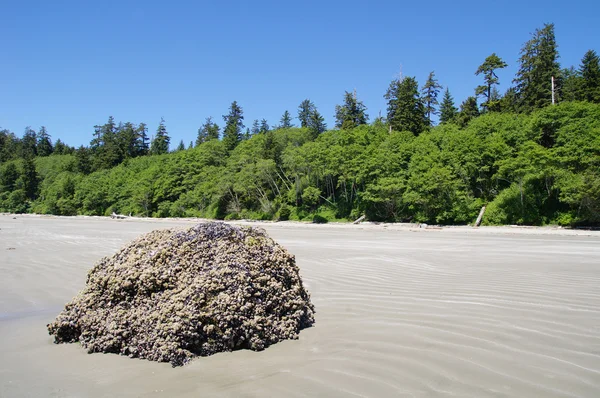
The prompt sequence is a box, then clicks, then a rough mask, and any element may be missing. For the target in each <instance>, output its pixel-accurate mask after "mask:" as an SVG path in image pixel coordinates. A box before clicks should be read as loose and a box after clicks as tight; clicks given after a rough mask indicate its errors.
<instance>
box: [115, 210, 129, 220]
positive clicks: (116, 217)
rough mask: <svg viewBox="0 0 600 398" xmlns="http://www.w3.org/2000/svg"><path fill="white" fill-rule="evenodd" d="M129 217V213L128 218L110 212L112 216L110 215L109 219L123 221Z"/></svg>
mask: <svg viewBox="0 0 600 398" xmlns="http://www.w3.org/2000/svg"><path fill="white" fill-rule="evenodd" d="M130 217H131V213H129V215H128V216H126V215H125V214H117V213H115V212H114V211H113V212H112V214H111V215H110V218H112V219H117V220H124V219H126V218H130Z"/></svg>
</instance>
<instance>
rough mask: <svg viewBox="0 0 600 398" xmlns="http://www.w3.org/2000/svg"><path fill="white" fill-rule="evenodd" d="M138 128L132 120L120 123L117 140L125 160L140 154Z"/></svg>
mask: <svg viewBox="0 0 600 398" xmlns="http://www.w3.org/2000/svg"><path fill="white" fill-rule="evenodd" d="M136 130H137V128H136V126H134V125H133V123H131V122H127V123H125V124H122V123H119V127H118V128H117V133H116V141H117V145H118V147H119V149H120V152H121V154H122V159H123V160H124V159H130V158H134V157H136V156H138V132H137V131H136Z"/></svg>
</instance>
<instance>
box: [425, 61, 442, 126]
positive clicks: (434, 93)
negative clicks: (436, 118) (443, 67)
mask: <svg viewBox="0 0 600 398" xmlns="http://www.w3.org/2000/svg"><path fill="white" fill-rule="evenodd" d="M442 88H443V87H442V85H441V84H439V83H438V80H437V79H436V78H435V72H434V71H431V72H429V76H428V77H427V81H426V82H425V84H424V85H423V87H422V88H421V97H422V99H423V104H424V105H425V116H427V120H428V121H429V125H430V126H431V125H433V122H432V120H431V116H433V115H437V114H438V111H437V110H436V105H439V102H438V99H437V97H438V95H439V93H440V90H441V89H442Z"/></svg>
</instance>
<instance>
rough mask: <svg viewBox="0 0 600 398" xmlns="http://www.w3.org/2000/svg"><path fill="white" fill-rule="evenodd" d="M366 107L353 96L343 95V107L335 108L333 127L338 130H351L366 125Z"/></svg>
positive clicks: (367, 116)
mask: <svg viewBox="0 0 600 398" xmlns="http://www.w3.org/2000/svg"><path fill="white" fill-rule="evenodd" d="M366 110H367V107H366V106H365V105H364V104H363V103H362V101H359V100H358V99H357V98H356V92H354V94H352V93H349V92H348V91H346V92H345V93H344V105H336V106H335V127H337V128H338V129H344V130H346V129H353V128H355V127H357V126H360V125H361V124H367V122H368V121H369V115H367V113H366Z"/></svg>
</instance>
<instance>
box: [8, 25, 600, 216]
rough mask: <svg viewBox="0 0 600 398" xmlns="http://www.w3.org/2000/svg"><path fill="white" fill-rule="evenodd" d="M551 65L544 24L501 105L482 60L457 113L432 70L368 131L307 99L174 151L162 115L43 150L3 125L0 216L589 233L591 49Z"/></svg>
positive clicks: (408, 86)
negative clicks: (374, 223) (151, 123)
mask: <svg viewBox="0 0 600 398" xmlns="http://www.w3.org/2000/svg"><path fill="white" fill-rule="evenodd" d="M557 59H558V52H557V47H556V42H555V39H554V27H553V25H545V26H544V28H543V29H539V30H536V32H535V33H534V34H533V35H532V38H531V39H530V40H529V41H528V42H527V43H526V44H525V45H524V47H523V49H522V51H521V58H520V60H519V62H520V68H519V71H518V73H517V76H516V77H515V79H514V81H513V83H514V86H513V87H511V88H509V89H508V90H507V91H506V92H505V94H504V95H500V94H499V92H498V89H497V86H498V85H499V81H498V77H497V74H496V71H497V70H498V69H501V68H504V67H506V66H507V65H506V63H505V62H504V61H503V60H502V59H501V58H500V57H499V56H498V55H496V54H495V53H494V54H491V55H490V56H489V57H487V58H486V59H485V60H484V62H483V63H482V64H481V65H480V66H479V67H478V68H477V69H476V71H475V74H476V75H480V76H482V84H481V85H480V86H478V87H477V88H475V96H473V97H469V98H467V99H465V101H464V102H463V103H462V104H461V105H460V107H459V108H457V107H456V106H455V104H454V100H453V97H452V95H451V93H450V91H449V90H448V88H446V89H445V90H444V94H443V98H442V99H441V101H439V100H438V96H439V94H440V92H441V91H442V89H443V87H442V86H441V85H440V84H439V82H438V81H437V79H436V77H435V73H434V72H431V73H430V74H429V76H428V79H427V81H426V82H425V84H424V85H423V86H422V87H419V85H418V82H417V81H416V79H415V78H413V77H400V78H398V79H395V80H394V81H392V82H391V83H390V86H389V88H388V90H387V92H386V93H385V98H386V99H387V101H388V109H387V115H386V117H385V118H381V117H380V118H377V119H376V120H375V121H374V122H372V123H369V116H368V114H367V109H366V107H365V106H364V104H363V103H362V102H361V101H360V100H359V99H358V97H357V95H356V93H350V92H346V93H345V94H344V96H343V103H342V104H341V105H338V106H336V109H335V118H336V123H335V129H334V130H329V131H326V130H327V126H326V125H325V122H324V118H323V116H322V115H321V114H320V113H319V111H318V110H317V107H316V106H315V104H314V103H313V102H312V101H310V100H309V99H307V100H304V101H302V102H301V104H300V106H299V107H298V115H297V118H298V121H299V127H295V126H294V124H293V120H292V116H291V114H290V113H289V112H288V111H286V112H285V113H284V114H283V116H282V117H281V120H280V121H279V125H278V126H275V127H271V126H269V124H268V122H267V121H266V120H264V119H263V120H261V121H258V120H255V121H254V122H253V123H252V126H251V127H248V128H246V126H245V125H244V115H243V110H242V108H241V106H240V105H239V104H238V103H237V102H235V101H234V102H233V103H232V104H231V107H230V109H229V112H228V113H227V114H226V115H224V116H223V121H224V123H225V125H224V127H223V130H222V131H221V129H220V127H219V126H218V125H217V123H215V122H214V121H213V119H212V118H210V117H209V118H207V119H206V121H205V123H204V124H203V125H202V126H201V127H200V128H199V129H198V134H197V139H196V141H195V142H192V143H190V145H189V146H188V149H185V145H184V143H183V141H182V142H180V143H179V145H178V146H177V149H176V150H175V151H173V152H169V144H170V137H169V133H168V132H167V128H166V125H165V122H164V120H161V122H160V124H159V125H158V128H157V130H156V133H155V134H153V138H152V139H151V140H150V139H149V138H148V129H147V126H146V125H145V124H144V123H140V124H135V123H131V122H127V123H116V122H115V121H114V119H113V118H112V117H111V118H109V120H108V121H107V123H105V124H104V125H99V126H95V129H94V134H93V138H92V141H91V142H90V145H89V146H88V147H84V146H82V147H80V148H77V149H74V148H71V147H69V146H67V145H65V144H64V143H62V142H61V141H60V140H57V142H56V143H54V144H52V141H51V138H50V135H49V134H48V132H47V131H46V129H45V128H43V127H42V128H40V129H39V131H38V132H36V131H34V130H32V129H31V128H27V129H26V130H25V133H24V134H23V136H22V137H21V138H18V137H16V136H15V135H14V134H13V133H11V132H8V131H6V130H2V131H0V162H1V164H0V211H11V212H36V213H50V214H63V215H74V214H90V215H107V214H110V213H111V212H113V211H114V212H120V213H132V214H135V215H140V216H153V217H167V216H172V217H180V216H194V217H210V218H221V219H222V218H229V219H232V218H255V219H280V220H284V219H297V220H313V221H317V222H319V221H321V222H322V221H326V220H332V219H354V218H358V217H359V216H360V215H362V214H365V215H366V216H367V218H368V219H370V220H382V221H414V222H430V223H443V224H462V223H469V222H472V221H473V220H474V218H475V217H476V215H477V213H478V211H479V209H480V207H481V206H482V205H487V206H488V210H487V213H486V216H485V222H486V223H488V224H533V225H539V224H547V223H557V224H561V225H576V224H586V225H591V224H597V223H599V222H600V65H599V59H598V56H597V55H596V53H595V52H594V51H591V50H590V51H588V52H587V53H586V54H585V55H584V57H583V59H582V62H581V65H580V66H579V67H578V68H577V69H575V68H574V67H572V68H569V69H562V70H561V69H560V66H559V64H558V61H557ZM552 82H553V83H554V85H552ZM553 101H554V103H558V105H554V106H552V103H553ZM436 115H437V116H438V118H439V122H440V123H439V125H437V126H433V124H434V123H433V121H434V118H435V116H436Z"/></svg>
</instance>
